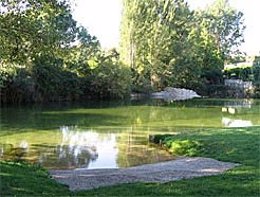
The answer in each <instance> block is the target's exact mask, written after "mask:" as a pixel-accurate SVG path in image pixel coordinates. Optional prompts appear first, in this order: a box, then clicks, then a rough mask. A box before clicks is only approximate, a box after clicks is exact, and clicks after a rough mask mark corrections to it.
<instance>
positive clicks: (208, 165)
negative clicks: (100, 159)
mask: <svg viewBox="0 0 260 197" xmlns="http://www.w3.org/2000/svg"><path fill="white" fill-rule="evenodd" d="M237 165H238V164H234V163H230V162H221V161H217V160H214V159H210V158H202V157H191V158H190V157H183V158H179V159H176V160H171V161H166V162H160V163H155V164H145V165H141V166H135V167H129V168H119V169H93V170H90V169H80V168H79V169H74V170H50V174H51V176H52V177H53V178H54V179H55V180H56V181H58V182H59V183H62V184H65V185H68V186H69V188H70V190H72V191H75V190H89V189H94V188H99V187H104V186H112V185H117V184H122V183H134V182H145V183H156V182H157V183H158V182H159V183H165V182H169V181H175V180H181V179H191V178H194V177H202V176H212V175H217V174H220V173H223V172H225V171H226V170H229V169H231V168H234V167H235V166H237Z"/></svg>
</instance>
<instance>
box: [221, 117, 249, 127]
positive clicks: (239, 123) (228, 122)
mask: <svg viewBox="0 0 260 197" xmlns="http://www.w3.org/2000/svg"><path fill="white" fill-rule="evenodd" d="M222 124H223V126H224V127H251V126H253V124H252V122H251V121H250V120H239V119H230V118H225V117H223V118H222Z"/></svg>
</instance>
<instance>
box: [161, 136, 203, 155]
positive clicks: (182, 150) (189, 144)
mask: <svg viewBox="0 0 260 197" xmlns="http://www.w3.org/2000/svg"><path fill="white" fill-rule="evenodd" d="M165 146H166V148H167V149H168V150H169V152H171V153H172V154H174V155H182V156H196V155H198V154H199V153H200V151H201V149H202V144H201V143H199V142H198V141H194V140H174V139H172V138H171V139H169V138H168V139H167V138H165Z"/></svg>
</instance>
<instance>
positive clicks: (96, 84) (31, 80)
mask: <svg viewBox="0 0 260 197" xmlns="http://www.w3.org/2000/svg"><path fill="white" fill-rule="evenodd" d="M0 41H1V45H0V47H1V48H0V88H1V102H3V103H18V102H41V101H63V100H70V101H71V100H77V99H79V98H91V97H97V98H103V97H106V98H122V97H124V96H126V95H128V94H129V91H130V85H131V83H129V81H130V79H129V77H128V76H130V75H129V74H128V68H126V67H125V66H123V64H122V63H120V62H119V59H118V54H117V53H116V52H113V53H112V52H104V51H102V49H101V47H100V44H99V42H98V40H97V39H96V38H95V37H94V36H91V35H90V34H89V33H88V32H87V30H86V29H85V28H84V27H81V26H78V25H77V22H76V21H75V20H74V19H73V17H72V14H71V8H70V2H69V1H67V0H61V1H48V0H37V1H29V0H3V1H1V6H0Z"/></svg>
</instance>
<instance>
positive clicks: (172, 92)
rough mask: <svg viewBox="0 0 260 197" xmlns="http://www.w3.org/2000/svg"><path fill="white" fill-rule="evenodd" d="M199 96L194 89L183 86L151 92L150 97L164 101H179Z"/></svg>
mask: <svg viewBox="0 0 260 197" xmlns="http://www.w3.org/2000/svg"><path fill="white" fill-rule="evenodd" d="M200 97H201V96H200V95H198V94H197V93H196V92H195V91H193V90H189V89H184V88H172V87H167V88H165V89H164V91H161V92H154V93H152V98H157V99H164V100H166V101H180V100H188V99H192V98H200Z"/></svg>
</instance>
